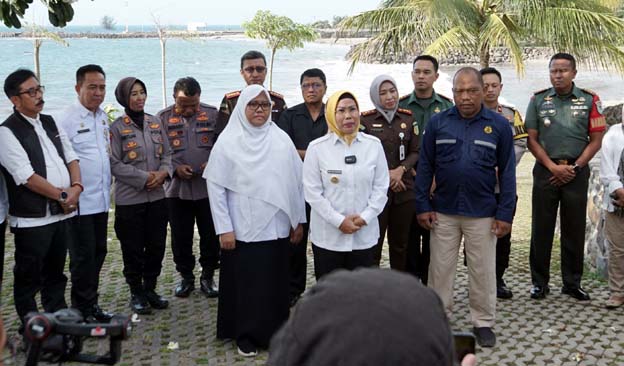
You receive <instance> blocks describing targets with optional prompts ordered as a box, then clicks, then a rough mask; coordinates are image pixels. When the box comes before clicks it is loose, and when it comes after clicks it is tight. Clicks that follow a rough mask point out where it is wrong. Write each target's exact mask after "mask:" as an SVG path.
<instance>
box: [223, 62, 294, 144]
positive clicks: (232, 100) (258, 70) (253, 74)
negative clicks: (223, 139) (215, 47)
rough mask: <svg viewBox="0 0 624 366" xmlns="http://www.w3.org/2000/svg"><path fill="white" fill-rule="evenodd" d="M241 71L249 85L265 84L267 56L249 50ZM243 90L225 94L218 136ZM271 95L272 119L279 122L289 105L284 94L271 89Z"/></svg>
mask: <svg viewBox="0 0 624 366" xmlns="http://www.w3.org/2000/svg"><path fill="white" fill-rule="evenodd" d="M240 73H241V75H242V76H243V79H245V83H246V84H247V85H252V84H258V85H263V84H264V79H265V78H266V75H267V67H266V57H264V55H263V54H262V52H259V51H248V52H246V53H245V54H244V55H243V56H242V57H241V69H240ZM240 93H241V91H240V90H237V91H233V92H230V93H227V94H225V96H224V97H223V100H221V106H220V107H219V115H218V117H217V136H218V134H219V133H221V131H223V129H224V128H225V126H226V125H227V123H228V121H229V120H230V114H231V113H232V111H233V110H234V107H236V102H238V97H239V96H240ZM269 95H270V96H271V102H272V103H273V106H272V107H271V121H274V122H277V121H279V119H280V115H281V114H282V112H283V111H285V110H286V109H287V108H288V107H286V101H284V96H282V95H281V94H280V93H276V92H274V91H269Z"/></svg>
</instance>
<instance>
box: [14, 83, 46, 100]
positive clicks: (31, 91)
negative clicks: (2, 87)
mask: <svg viewBox="0 0 624 366" xmlns="http://www.w3.org/2000/svg"><path fill="white" fill-rule="evenodd" d="M37 93H41V94H43V93H45V86H43V85H39V86H37V87H36V88H28V89H27V90H24V91H21V92H19V93H17V96H20V95H22V94H28V96H30V97H31V98H35V97H36V96H37Z"/></svg>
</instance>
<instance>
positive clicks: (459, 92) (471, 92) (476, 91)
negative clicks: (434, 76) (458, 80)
mask: <svg viewBox="0 0 624 366" xmlns="http://www.w3.org/2000/svg"><path fill="white" fill-rule="evenodd" d="M480 91H482V90H481V89H479V88H470V89H455V88H453V94H457V95H462V94H464V93H468V94H469V95H477V94H479V92H480Z"/></svg>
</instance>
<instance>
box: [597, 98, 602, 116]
mask: <svg viewBox="0 0 624 366" xmlns="http://www.w3.org/2000/svg"><path fill="white" fill-rule="evenodd" d="M596 109H597V110H598V113H600V114H602V112H603V108H602V101H600V100H598V101H596Z"/></svg>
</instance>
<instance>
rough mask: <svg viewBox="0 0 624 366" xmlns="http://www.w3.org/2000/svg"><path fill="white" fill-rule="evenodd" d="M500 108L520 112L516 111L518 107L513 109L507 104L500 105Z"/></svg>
mask: <svg viewBox="0 0 624 366" xmlns="http://www.w3.org/2000/svg"><path fill="white" fill-rule="evenodd" d="M500 106H501V107H503V108H509V109H511V110H512V111H514V112H517V111H518V110H517V109H516V107H512V106H510V105H507V104H500Z"/></svg>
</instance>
